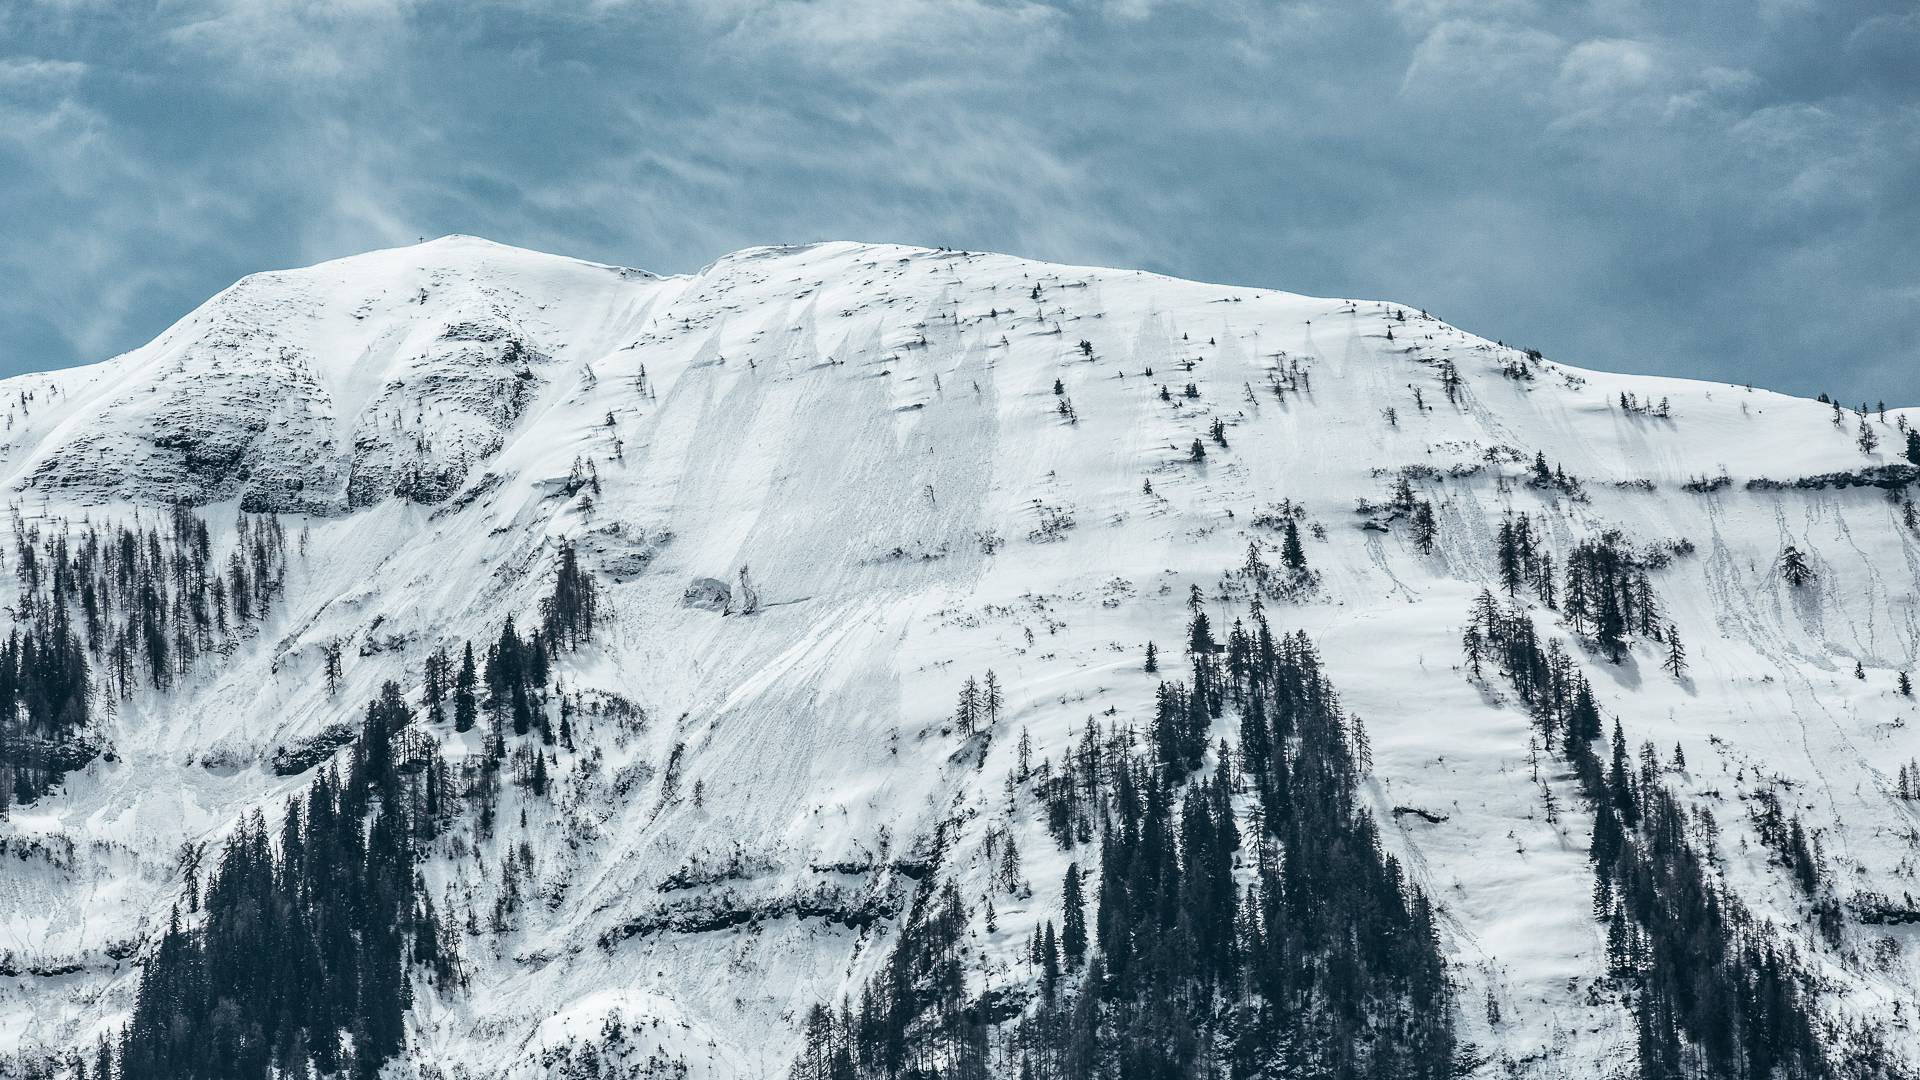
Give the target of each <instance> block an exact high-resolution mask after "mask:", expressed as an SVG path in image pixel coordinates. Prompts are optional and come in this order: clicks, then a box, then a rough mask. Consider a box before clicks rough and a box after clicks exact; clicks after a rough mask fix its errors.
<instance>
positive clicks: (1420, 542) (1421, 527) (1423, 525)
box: [1413, 500, 1440, 555]
mask: <svg viewBox="0 0 1920 1080" xmlns="http://www.w3.org/2000/svg"><path fill="white" fill-rule="evenodd" d="M1439 535H1440V529H1439V526H1438V525H1436V524H1435V523H1434V520H1433V504H1432V503H1429V502H1426V501H1425V500H1422V501H1420V502H1418V503H1416V504H1414V507H1413V543H1414V546H1415V547H1418V548H1419V549H1420V554H1422V555H1431V554H1433V544H1434V540H1435V539H1436V538H1437V537H1438V536H1439Z"/></svg>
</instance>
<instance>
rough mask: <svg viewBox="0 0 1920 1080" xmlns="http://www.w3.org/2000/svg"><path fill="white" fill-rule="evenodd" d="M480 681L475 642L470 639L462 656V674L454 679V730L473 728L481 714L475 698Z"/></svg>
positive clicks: (469, 729) (470, 729)
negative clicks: (474, 647) (475, 655)
mask: <svg viewBox="0 0 1920 1080" xmlns="http://www.w3.org/2000/svg"><path fill="white" fill-rule="evenodd" d="M479 681H480V680H479V676H478V674H477V673H476V672H475V670H474V664H473V642H471V641H469V642H467V643H466V651H465V652H463V653H462V654H461V656H460V674H459V675H457V676H455V677H454V680H453V730H455V731H472V730H473V722H474V720H475V719H477V718H478V717H479V715H480V709H479V704H478V702H477V701H476V699H475V689H476V687H477V685H478V683H479Z"/></svg>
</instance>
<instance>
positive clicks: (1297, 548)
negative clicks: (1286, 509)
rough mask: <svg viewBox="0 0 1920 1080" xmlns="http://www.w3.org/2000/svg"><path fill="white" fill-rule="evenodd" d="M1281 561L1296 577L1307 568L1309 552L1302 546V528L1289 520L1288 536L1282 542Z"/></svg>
mask: <svg viewBox="0 0 1920 1080" xmlns="http://www.w3.org/2000/svg"><path fill="white" fill-rule="evenodd" d="M1280 561H1281V562H1282V563H1285V564H1286V567H1287V569H1289V570H1291V571H1293V572H1294V573H1295V574H1296V575H1297V574H1299V573H1301V572H1302V571H1304V570H1306V568H1307V552H1306V549H1305V548H1303V547H1301V545H1300V526H1299V525H1297V524H1295V523H1294V520H1293V518H1291V517H1289V518H1287V528H1286V535H1285V536H1284V537H1283V538H1282V539H1281V542H1280Z"/></svg>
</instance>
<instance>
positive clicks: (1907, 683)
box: [1895, 671, 1913, 697]
mask: <svg viewBox="0 0 1920 1080" xmlns="http://www.w3.org/2000/svg"><path fill="white" fill-rule="evenodd" d="M1895 687H1896V688H1897V689H1898V690H1899V691H1900V696H1901V697H1912V696H1913V679H1912V677H1911V676H1909V675H1908V674H1907V673H1906V672H1904V671H1903V672H1901V673H1900V678H1899V680H1898V681H1897V682H1896V683H1895Z"/></svg>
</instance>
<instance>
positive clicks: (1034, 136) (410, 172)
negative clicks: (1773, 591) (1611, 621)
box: [0, 0, 1920, 404]
mask: <svg viewBox="0 0 1920 1080" xmlns="http://www.w3.org/2000/svg"><path fill="white" fill-rule="evenodd" d="M448 232H467V233H477V234H480V235H483V236H488V237H491V238H493V239H496V240H500V241H503V242H507V243H512V244H518V245H522V246H526V247H533V248H540V249H544V250H549V251H557V252H561V253H565V254H572V255H578V256H581V257H585V258H592V259H599V260H604V261H608V262H617V263H623V264H627V265H635V266H642V267H646V268H648V269H651V270H657V271H662V272H679V271H690V270H694V269H697V268H698V267H700V266H701V265H703V264H705V263H706V262H708V261H710V260H711V259H713V258H714V257H715V256H718V255H720V254H723V253H725V252H727V251H730V250H733V249H736V248H740V247H745V246H749V245H754V244H764V243H776V242H790V241H804V240H816V239H862V240H884V241H900V242H905V243H916V244H927V245H949V246H954V247H966V248H975V249H992V250H998V251H1007V252H1012V253H1015V254H1020V255H1027V256H1032V257H1036V258H1044V259H1052V260H1059V261H1064V262H1083V263H1099V264H1107V265H1118V266H1129V267H1143V268H1147V269H1153V270H1159V271H1164V272H1166V273H1171V274H1177V275H1180V276H1183V277H1194V278H1201V279H1208V280H1216V281H1228V282H1236V283H1243V284H1251V285H1261V286H1270V287H1275V288H1282V289H1288V290H1293V291H1298V292H1308V293H1318V294H1326V295H1339V296H1358V297H1382V298H1389V299H1394V300H1399V301H1403V302H1406V303H1411V304H1416V305H1419V306H1423V307H1426V308H1428V309H1430V310H1432V311H1434V312H1435V313H1436V314H1439V315H1441V316H1442V317H1444V318H1447V319H1448V320H1450V321H1452V322H1455V323H1457V324H1459V325H1461V326H1463V327H1466V328H1468V329H1470V330H1473V331H1476V332H1479V333H1482V334H1485V335H1487V336H1489V337H1497V338H1501V339H1504V340H1506V341H1508V342H1513V343H1519V344H1526V345H1531V346H1536V347H1539V348H1541V349H1543V350H1545V351H1546V353H1547V354H1548V355H1549V356H1550V357H1553V358H1555V359H1560V360H1565V361H1567V362H1570V363H1575V364H1580V365H1583V366H1589V367H1600V368H1610V369H1616V370H1626V371H1637V372H1660V373H1673V374H1684V375H1693V376H1699V377H1704V378H1712V379H1720V380H1727V381H1737V382H1753V383H1756V384H1760V385H1766V386H1772V387H1776V388H1779V389H1784V390H1789V391H1793V392H1797V393H1804V394H1809V395H1810V394H1813V393H1816V392H1819V391H1822V390H1825V391H1829V392H1832V393H1835V394H1837V395H1839V396H1840V397H1842V398H1843V399H1845V400H1847V401H1849V402H1857V401H1860V400H1867V401H1874V400H1878V399H1885V400H1886V401H1887V402H1888V403H1889V404H1894V403H1899V404H1916V403H1920V346H1916V343H1915V336H1914V331H1915V328H1916V319H1917V317H1920V254H1917V253H1916V248H1917V247H1920V6H1916V5H1914V4H1912V3H1895V2H1883V3H1844V2H1839V3H1836V2H1827V0H1759V2H1758V3H1752V2H1731V0H1692V2H1687V3H1672V2H1663V0H1644V2H1636V0H1594V2H1578V0H1575V2H1568V0H1548V2H1542V3H1535V2H1533V0H1485V2H1454V0H1393V2H1386V3H1381V2H1371V0H1309V2H1302V3H1260V2H1254V0H1211V2H1207V3H1180V2H1172V0H1115V2H1110V3H1102V2H1097V0H1081V2H1065V3H1037V2H1026V0H957V2H949V3H940V2H934V0H812V2H770V0H707V2H694V0H685V2H681V0H631V2H627V3H621V2H618V0H575V2H567V3H555V4H534V3H530V2H529V3H513V2H505V0H493V2H471V0H470V2H465V3H436V2H432V0H420V2H408V0H333V2H329V3H322V2H318V0H315V2H311V3H308V2H303V0H161V2H154V0H146V2H139V0H129V2H109V0H97V2H96V0H10V2H9V0H0V374H12V373H15V372H19V371H24V370H32V369H37V368H46V367H56V366H62V365H67V364H73V363H81V362H87V361H91V360H97V359H103V358H105V357H107V356H109V355H112V354H114V353H116V352H119V351H122V350H125V349H128V348H131V347H133V346H135V345H138V344H141V343H142V342H144V341H146V340H147V339H148V338H150V337H152V336H153V335H154V334H155V333H157V332H158V331H159V330H160V329H162V328H163V327H164V326H165V325H166V324H168V323H169V322H171V321H173V320H174V319H175V318H177V317H178V316H180V315H181V314H183V313H185V312H186V311H187V310H189V309H190V308H192V307H193V306H194V305H196V304H198V303H199V302H200V301H202V300H204V299H205V298H206V297H208V296H209V295H211V294H212V293H214V292H215V291H217V290H219V289H220V288H222V287H224V286H225V285H227V284H228V283H229V282H231V281H232V280H233V279H234V278H236V277H239V276H241V275H243V274H246V273H249V272H252V271H255V270H262V269H271V268H278V267H285V266H294V265H301V264H305V263H310V262H314V261H318V260H321V259H325V258H330V257H334V256H338V255H344V254H350V253H353V252H356V251H360V250H365V249H368V248H374V247H384V246H390V245H393V244H396V243H410V242H412V241H414V240H416V239H418V238H420V237H423V236H426V237H430V236H435V235H439V234H442V233H448Z"/></svg>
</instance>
